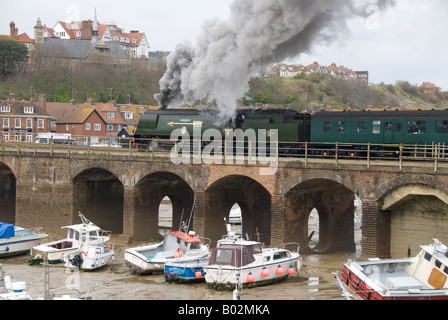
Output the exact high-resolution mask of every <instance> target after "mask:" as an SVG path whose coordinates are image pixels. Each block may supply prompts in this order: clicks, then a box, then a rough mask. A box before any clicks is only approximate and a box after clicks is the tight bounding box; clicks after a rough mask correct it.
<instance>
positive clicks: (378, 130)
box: [372, 121, 381, 134]
mask: <svg viewBox="0 0 448 320" xmlns="http://www.w3.org/2000/svg"><path fill="white" fill-rule="evenodd" d="M372 133H373V134H380V133H381V121H373V128H372Z"/></svg>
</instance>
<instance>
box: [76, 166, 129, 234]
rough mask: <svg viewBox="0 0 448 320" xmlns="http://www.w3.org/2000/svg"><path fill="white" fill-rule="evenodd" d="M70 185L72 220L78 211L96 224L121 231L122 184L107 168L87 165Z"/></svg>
mask: <svg viewBox="0 0 448 320" xmlns="http://www.w3.org/2000/svg"><path fill="white" fill-rule="evenodd" d="M72 185H73V215H72V220H73V221H72V222H74V221H76V220H77V217H78V212H81V213H82V214H84V215H85V216H86V217H87V218H88V219H89V220H91V221H92V222H94V223H95V224H97V225H98V226H99V227H101V228H103V229H105V230H110V231H112V232H113V233H119V234H121V233H123V206H124V186H123V183H122V182H121V181H120V179H119V178H118V177H117V175H115V174H114V173H112V172H111V171H110V170H108V169H103V168H100V167H90V168H86V169H84V170H82V171H81V172H79V173H78V174H76V175H75V176H74V177H73V179H72Z"/></svg>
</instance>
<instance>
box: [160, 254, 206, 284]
mask: <svg viewBox="0 0 448 320" xmlns="http://www.w3.org/2000/svg"><path fill="white" fill-rule="evenodd" d="M209 259H210V256H207V257H204V258H200V259H196V260H190V261H185V260H184V261H182V260H178V261H170V262H166V263H165V281H166V282H168V283H171V282H179V283H186V282H196V281H204V280H205V271H204V267H205V266H206V265H208V261H209Z"/></svg>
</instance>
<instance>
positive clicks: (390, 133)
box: [384, 120, 395, 143]
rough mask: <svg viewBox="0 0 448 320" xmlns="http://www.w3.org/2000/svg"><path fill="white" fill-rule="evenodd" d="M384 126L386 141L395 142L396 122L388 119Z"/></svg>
mask: <svg viewBox="0 0 448 320" xmlns="http://www.w3.org/2000/svg"><path fill="white" fill-rule="evenodd" d="M384 126H385V127H384V143H393V137H394V130H395V123H394V122H393V121H392V120H386V121H384Z"/></svg>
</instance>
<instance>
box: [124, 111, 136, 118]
mask: <svg viewBox="0 0 448 320" xmlns="http://www.w3.org/2000/svg"><path fill="white" fill-rule="evenodd" d="M124 118H125V119H126V120H131V119H134V112H132V111H126V112H125V113H124Z"/></svg>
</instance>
